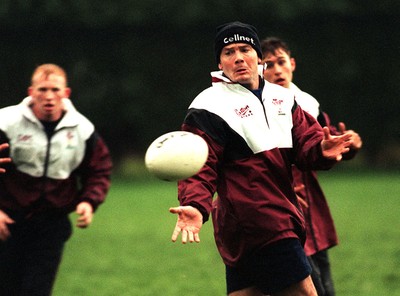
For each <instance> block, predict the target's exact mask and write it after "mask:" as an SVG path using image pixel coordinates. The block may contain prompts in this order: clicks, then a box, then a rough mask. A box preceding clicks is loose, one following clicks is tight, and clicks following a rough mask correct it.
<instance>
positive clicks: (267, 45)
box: [261, 37, 362, 296]
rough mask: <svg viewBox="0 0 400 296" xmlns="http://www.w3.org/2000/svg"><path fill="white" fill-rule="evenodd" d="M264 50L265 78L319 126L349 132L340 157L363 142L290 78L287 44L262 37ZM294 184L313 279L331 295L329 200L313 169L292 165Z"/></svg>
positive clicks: (332, 233)
mask: <svg viewBox="0 0 400 296" xmlns="http://www.w3.org/2000/svg"><path fill="white" fill-rule="evenodd" d="M261 48H262V52H263V60H262V62H261V63H262V64H263V65H264V64H265V65H266V68H265V70H264V78H265V79H266V80H268V81H269V82H271V83H275V84H278V85H281V86H283V87H285V88H288V89H291V90H293V91H294V93H295V96H296V102H297V103H298V104H299V105H300V106H301V108H302V109H303V110H305V111H307V112H308V113H309V114H311V115H312V116H313V117H314V118H316V119H317V120H318V122H319V123H320V124H321V126H327V127H329V130H330V133H331V134H332V135H339V134H349V135H351V138H352V145H351V146H349V147H350V151H349V152H347V153H345V154H343V159H351V158H353V157H354V156H355V154H356V153H357V151H358V150H359V149H360V148H361V146H362V141H361V138H360V136H359V135H358V134H357V133H356V132H354V131H352V130H346V127H345V125H344V124H343V123H339V131H338V130H337V129H336V128H335V126H333V125H331V124H330V119H329V117H328V115H327V114H326V113H324V112H322V111H321V108H320V105H319V103H318V101H317V100H316V99H315V98H314V97H312V96H311V95H309V94H307V93H305V92H303V91H301V90H300V89H299V88H298V87H297V86H296V85H295V84H294V83H293V82H292V79H293V71H294V70H295V68H296V61H295V59H294V58H293V57H292V56H291V52H290V49H289V47H288V46H287V44H286V43H285V42H284V41H282V40H280V39H278V38H275V37H270V38H266V39H264V40H262V41H261ZM293 177H294V186H295V191H296V193H297V196H298V199H299V202H300V204H301V205H302V206H303V211H304V217H305V220H306V226H307V239H306V243H305V247H304V249H305V252H306V255H307V256H308V259H309V261H310V264H311V266H312V268H313V271H312V279H313V282H314V285H315V287H316V289H317V292H318V295H319V296H324V295H325V296H333V295H335V290H334V286H333V280H332V275H331V268H330V263H329V257H328V249H329V248H331V247H333V246H336V245H337V244H338V238H337V234H336V230H335V226H334V222H333V218H332V215H331V213H330V210H329V206H328V202H327V200H326V198H325V196H324V193H323V191H322V188H321V186H320V184H319V182H318V177H317V173H316V171H301V170H300V169H298V168H297V167H296V166H293Z"/></svg>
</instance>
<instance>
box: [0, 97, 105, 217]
mask: <svg viewBox="0 0 400 296" xmlns="http://www.w3.org/2000/svg"><path fill="white" fill-rule="evenodd" d="M30 101H31V98H30V97H27V98H25V99H24V100H23V101H22V102H21V103H20V104H18V105H15V106H10V107H6V108H2V109H0V143H4V142H7V143H9V144H10V148H9V151H7V156H8V155H9V156H10V157H11V158H12V160H13V162H12V163H11V165H9V166H7V167H6V169H7V172H6V173H5V174H1V175H0V209H1V210H3V211H6V212H13V213H18V214H19V215H21V213H23V214H24V215H30V214H32V213H35V212H36V211H52V210H59V211H63V212H65V213H68V212H70V211H72V210H74V209H75V206H76V205H77V204H78V203H79V202H81V201H88V202H89V203H91V204H92V206H93V207H94V209H96V208H97V207H98V206H99V205H100V204H101V203H102V202H103V201H104V199H105V197H106V194H107V192H108V189H109V187H110V174H111V167H112V163H111V157H110V154H109V150H108V148H107V146H106V145H105V143H104V141H103V140H102V138H101V137H100V136H99V135H98V134H97V133H96V131H95V128H94V126H93V124H92V123H91V122H90V121H89V120H88V119H87V118H86V117H84V116H83V115H82V114H80V113H79V112H78V111H77V110H76V109H75V108H74V106H73V105H72V103H71V101H70V100H69V99H63V103H64V107H65V114H64V116H63V118H62V119H61V121H60V122H59V123H58V124H57V126H56V127H55V129H54V132H53V133H52V135H51V136H50V137H48V136H47V134H46V132H45V129H44V126H43V124H42V123H41V122H40V121H39V120H38V119H37V118H36V117H35V116H34V114H33V113H32V110H31V108H30V107H29V105H30Z"/></svg>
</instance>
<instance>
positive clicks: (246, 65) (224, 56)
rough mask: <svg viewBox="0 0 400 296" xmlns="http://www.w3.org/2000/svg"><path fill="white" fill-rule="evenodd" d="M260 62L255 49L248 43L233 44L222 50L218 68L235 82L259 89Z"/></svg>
mask: <svg viewBox="0 0 400 296" xmlns="http://www.w3.org/2000/svg"><path fill="white" fill-rule="evenodd" d="M260 61H261V60H260V59H259V58H258V56H257V52H256V51H255V50H254V48H253V47H251V46H250V45H248V44H246V43H233V44H230V45H227V46H225V47H224V48H223V49H222V51H221V55H220V63H219V65H218V67H219V69H220V70H222V71H223V72H224V74H225V75H226V76H227V77H228V78H229V79H230V80H232V81H233V82H237V83H240V84H242V85H245V86H246V87H248V88H249V89H257V88H258V86H259V80H258V62H260Z"/></svg>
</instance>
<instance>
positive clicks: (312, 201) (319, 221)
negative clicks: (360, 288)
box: [290, 83, 356, 256]
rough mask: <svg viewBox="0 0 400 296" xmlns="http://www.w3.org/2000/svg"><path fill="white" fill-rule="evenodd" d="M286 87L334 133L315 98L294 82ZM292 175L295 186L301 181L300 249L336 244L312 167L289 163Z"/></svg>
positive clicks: (315, 249) (348, 155) (308, 252)
mask: <svg viewBox="0 0 400 296" xmlns="http://www.w3.org/2000/svg"><path fill="white" fill-rule="evenodd" d="M290 89H291V90H293V91H294V92H295V95H296V102H297V103H298V104H299V105H300V106H301V108H302V109H303V110H304V111H306V112H308V113H309V114H311V115H312V116H313V117H314V118H316V119H317V120H318V122H319V123H320V124H321V126H327V127H329V130H330V133H331V134H332V135H338V134H339V132H338V131H337V129H336V127H335V126H333V125H332V124H331V123H330V118H329V116H328V115H327V114H326V113H325V112H322V111H321V108H320V105H319V103H318V101H317V100H316V99H315V98H314V97H312V96H311V95H309V94H307V93H305V92H303V91H301V90H300V89H299V88H298V87H297V86H296V85H295V84H293V83H291V85H290ZM355 154H356V151H355V150H350V151H349V152H348V153H346V154H344V155H343V160H348V159H351V158H353V157H354V156H355ZM293 177H294V184H295V186H299V185H301V184H303V185H304V189H302V190H301V191H299V192H297V195H298V196H299V198H302V199H303V200H304V201H305V202H306V204H307V206H303V212H304V218H305V221H306V229H307V239H306V243H305V245H304V250H305V252H306V255H307V256H311V255H314V254H316V253H317V252H320V251H323V250H326V249H328V248H331V247H333V246H336V245H337V244H338V243H339V241H338V237H337V233H336V229H335V225H334V221H333V218H332V215H331V212H330V209H329V205H328V201H327V199H326V197H325V194H324V192H323V190H322V188H321V185H320V184H319V181H318V175H317V172H316V171H301V170H299V169H298V168H296V167H295V166H293Z"/></svg>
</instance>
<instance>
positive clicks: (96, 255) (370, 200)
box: [53, 172, 400, 296]
mask: <svg viewBox="0 0 400 296" xmlns="http://www.w3.org/2000/svg"><path fill="white" fill-rule="evenodd" d="M320 180H321V183H322V185H323V188H324V191H325V193H326V195H327V197H328V199H329V203H330V205H331V210H332V214H333V216H334V218H335V222H336V226H337V230H338V233H339V238H340V242H341V243H340V245H339V246H337V247H335V248H333V249H332V250H331V251H330V257H331V263H332V268H333V274H334V279H335V286H336V290H337V295H338V296H345V295H346V296H347V295H348V296H357V295H360V296H361V295H362V296H368V295H400V268H399V265H400V243H399V239H400V219H399V209H400V185H399V181H400V180H399V174H394V173H391V174H389V173H376V175H373V174H365V173H354V174H351V173H348V172H345V173H341V172H322V173H320ZM177 204H178V203H177V200H176V186H175V184H174V183H168V182H163V181H158V180H155V179H152V178H150V179H143V180H141V181H139V180H131V181H129V182H128V181H123V180H114V182H113V187H112V190H111V192H110V194H109V196H108V198H107V200H106V202H105V203H104V205H102V206H101V207H100V209H99V211H98V213H96V216H95V219H94V221H93V224H92V226H91V227H90V228H88V229H85V230H82V229H74V234H73V236H72V238H71V239H70V241H69V242H68V243H67V246H66V250H65V253H64V258H63V261H62V264H61V266H60V271H59V274H58V277H57V281H56V285H55V288H54V293H53V295H54V296H64V295H65V296H69V295H71V296H72V295H73V296H80V295H82V296H83V295H85V296H91V295H96V296H101V295H110V296H114V295H116V296H123V295H129V296H130V295H133V296H136V295H138V296H142V295H143V296H145V295H152V296H158V295H162V296H168V295H171V296H176V295H185V296H191V295H193V296H195V295H196V296H203V295H204V296H217V295H225V279H224V266H223V263H222V261H221V259H220V257H219V255H218V253H217V251H216V247H215V244H214V239H213V235H212V225H211V223H206V224H205V225H204V227H203V229H202V232H201V236H200V237H201V243H199V244H195V243H194V244H188V245H182V244H181V243H180V242H179V243H178V242H177V243H172V242H171V240H170V237H171V234H172V230H173V228H174V225H175V222H176V217H175V216H174V215H172V214H170V213H169V212H168V208H169V207H170V206H176V205H177ZM71 218H72V219H74V220H75V219H76V216H75V215H71Z"/></svg>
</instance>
